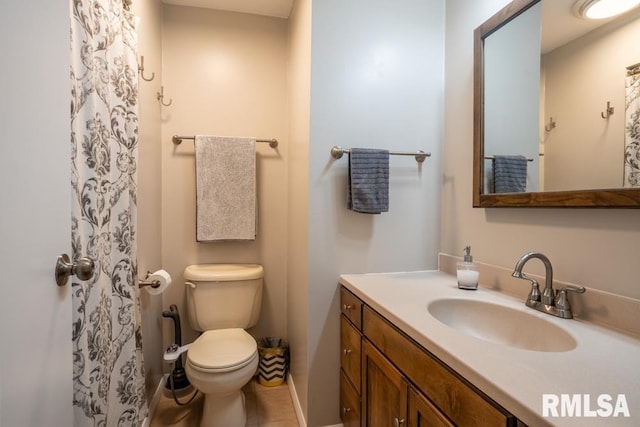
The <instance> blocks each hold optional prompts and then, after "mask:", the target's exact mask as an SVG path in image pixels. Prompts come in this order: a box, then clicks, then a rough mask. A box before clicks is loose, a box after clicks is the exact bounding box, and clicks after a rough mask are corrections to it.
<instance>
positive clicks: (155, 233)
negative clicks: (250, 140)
mask: <svg viewBox="0 0 640 427" xmlns="http://www.w3.org/2000/svg"><path fill="white" fill-rule="evenodd" d="M133 11H134V13H135V14H136V16H138V17H139V18H140V22H139V25H138V52H139V54H138V56H139V57H140V56H144V67H145V71H144V76H145V77H147V78H149V77H150V76H151V75H152V74H153V73H155V77H154V79H153V80H152V81H150V82H147V81H145V80H143V79H142V78H139V80H138V84H139V86H138V88H139V98H138V99H139V117H138V135H139V146H138V193H137V197H138V224H137V226H138V234H137V238H138V275H139V276H140V278H144V276H145V275H146V273H147V271H155V270H158V269H160V268H162V228H161V227H162V221H161V219H162V210H161V191H162V188H161V183H162V159H161V150H160V144H159V143H158V141H160V104H159V103H158V101H157V99H156V93H157V92H158V90H160V85H161V84H162V46H161V42H162V38H161V19H162V17H161V8H160V3H159V2H157V1H155V0H136V1H135V2H134V3H133ZM140 304H141V311H142V350H143V356H144V369H145V388H146V391H147V396H148V397H149V400H150V399H151V397H152V396H153V393H154V392H155V389H156V387H157V386H158V383H159V382H160V380H161V378H162V371H163V368H164V366H163V362H162V353H163V352H164V346H163V345H162V323H163V320H162V308H163V307H162V296H160V295H156V296H151V295H149V293H147V292H146V291H141V292H140Z"/></svg>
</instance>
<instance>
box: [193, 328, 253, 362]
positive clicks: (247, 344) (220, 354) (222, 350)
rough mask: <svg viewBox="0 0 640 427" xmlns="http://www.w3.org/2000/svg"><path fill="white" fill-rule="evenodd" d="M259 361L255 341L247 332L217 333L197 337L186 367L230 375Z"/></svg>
mask: <svg viewBox="0 0 640 427" xmlns="http://www.w3.org/2000/svg"><path fill="white" fill-rule="evenodd" d="M257 357H258V345H257V343H256V340H255V339H254V338H253V337H252V336H251V335H249V334H248V333H247V332H246V331H245V330H244V329H240V328H232V329H216V330H212V331H206V332H204V333H203V334H202V335H200V337H198V338H197V339H196V340H195V341H194V342H193V344H191V347H190V348H189V351H188V352H187V363H189V364H190V365H191V367H192V368H193V369H195V370H198V371H200V372H206V373H221V372H229V371H234V370H237V369H240V368H242V367H244V366H247V365H248V364H250V363H251V362H252V361H254V360H255V359H256V358H257Z"/></svg>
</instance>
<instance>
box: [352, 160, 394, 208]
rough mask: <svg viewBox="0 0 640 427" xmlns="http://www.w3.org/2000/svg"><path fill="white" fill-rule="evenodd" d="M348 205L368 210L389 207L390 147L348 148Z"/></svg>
mask: <svg viewBox="0 0 640 427" xmlns="http://www.w3.org/2000/svg"><path fill="white" fill-rule="evenodd" d="M347 208H348V209H350V210H352V211H354V212H360V213H370V214H379V213H381V212H388V211H389V151H387V150H378V149H373V148H352V149H351V150H350V153H349V174H348V190H347Z"/></svg>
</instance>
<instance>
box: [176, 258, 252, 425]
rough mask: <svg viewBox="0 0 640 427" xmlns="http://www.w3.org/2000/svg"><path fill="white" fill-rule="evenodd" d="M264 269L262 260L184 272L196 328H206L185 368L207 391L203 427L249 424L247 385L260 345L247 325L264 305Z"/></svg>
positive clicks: (195, 267)
mask: <svg viewBox="0 0 640 427" xmlns="http://www.w3.org/2000/svg"><path fill="white" fill-rule="evenodd" d="M263 276H264V271H263V269H262V266H260V265H256V264H201V265H190V266H188V267H187V268H186V269H185V270H184V278H185V280H186V289H187V311H188V315H189V322H190V323H191V327H192V328H193V329H194V330H196V331H202V335H200V336H199V337H198V338H197V339H196V340H195V341H194V342H193V343H192V344H191V347H190V348H189V351H188V352H187V361H186V364H185V365H186V366H185V370H186V373H187V378H188V379H189V381H190V382H191V384H192V385H193V386H194V387H195V388H196V389H198V390H199V391H200V392H201V393H203V394H204V399H205V400H204V410H203V413H202V420H201V422H200V426H201V427H244V425H245V423H246V419H247V413H246V410H245V404H244V394H243V393H242V390H241V389H242V387H243V386H244V385H245V384H247V383H248V382H249V380H250V379H251V377H252V376H253V375H254V374H255V373H256V369H257V367H258V359H259V357H258V346H257V344H256V341H255V339H254V338H253V337H252V336H251V335H249V334H248V333H247V332H246V331H245V329H248V328H250V327H252V326H254V325H255V324H256V323H257V321H258V317H259V315H260V306H261V304H262V281H263Z"/></svg>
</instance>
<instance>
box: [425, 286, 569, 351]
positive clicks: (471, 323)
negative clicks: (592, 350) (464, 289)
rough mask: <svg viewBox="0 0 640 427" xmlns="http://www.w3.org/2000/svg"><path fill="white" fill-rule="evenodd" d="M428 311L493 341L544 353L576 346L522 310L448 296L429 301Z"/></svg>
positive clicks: (550, 325) (553, 327)
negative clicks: (447, 297)
mask: <svg viewBox="0 0 640 427" xmlns="http://www.w3.org/2000/svg"><path fill="white" fill-rule="evenodd" d="M523 307H524V304H523ZM525 308H526V307H525ZM526 309H527V310H529V309H528V308H526ZM428 310H429V313H430V314H431V315H432V316H433V317H435V318H436V319H438V320H439V321H440V322H442V323H444V324H445V325H447V326H450V327H452V328H454V329H457V330H459V331H461V332H464V333H466V334H468V335H471V336H474V337H476V338H480V339H482V340H484V341H489V342H492V343H495V344H501V345H505V346H509V347H514V348H519V349H523V350H530V351H546V352H562V351H569V350H572V349H574V348H576V346H577V342H576V340H575V339H574V338H573V337H572V336H571V335H570V334H569V333H568V332H566V331H565V330H564V329H562V328H560V327H558V326H556V325H554V324H553V323H551V322H547V321H546V320H544V319H541V318H540V317H538V316H534V315H531V314H529V313H527V312H526V311H524V309H523V310H517V309H514V308H510V307H506V306H503V305H498V304H493V303H488V302H484V301H477V300H469V299H455V298H450V299H440V300H436V301H433V302H431V303H430V304H429V305H428Z"/></svg>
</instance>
